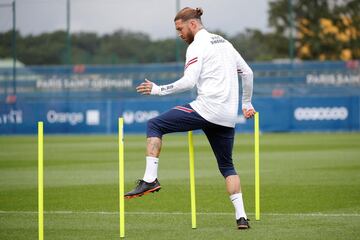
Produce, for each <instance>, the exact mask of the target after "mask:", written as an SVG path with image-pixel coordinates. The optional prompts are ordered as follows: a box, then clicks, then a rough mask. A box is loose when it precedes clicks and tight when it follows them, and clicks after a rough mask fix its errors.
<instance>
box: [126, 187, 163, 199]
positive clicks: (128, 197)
mask: <svg viewBox="0 0 360 240" xmlns="http://www.w3.org/2000/svg"><path fill="white" fill-rule="evenodd" d="M160 189H161V186H158V187H156V188H153V189H150V190H147V191H146V192H143V193H139V194H135V195H131V196H125V198H126V199H131V198H137V197H141V196H142V195H146V194H148V193H154V192H158V191H160Z"/></svg>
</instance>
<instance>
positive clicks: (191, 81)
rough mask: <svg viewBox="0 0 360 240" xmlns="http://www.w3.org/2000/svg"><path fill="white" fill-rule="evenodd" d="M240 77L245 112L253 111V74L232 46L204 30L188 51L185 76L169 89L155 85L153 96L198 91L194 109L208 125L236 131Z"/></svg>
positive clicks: (196, 36) (198, 34)
mask: <svg viewBox="0 0 360 240" xmlns="http://www.w3.org/2000/svg"><path fill="white" fill-rule="evenodd" d="M238 74H240V76H241V78H242V89H243V92H242V108H243V109H246V110H248V109H251V108H253V107H252V105H251V97H252V92H253V72H252V70H251V69H250V67H249V66H248V65H247V63H246V62H245V60H244V59H243V58H242V57H241V56H240V54H239V53H238V52H237V51H236V50H235V48H234V47H233V46H232V44H231V43H229V42H228V41H227V40H225V39H224V38H222V37H221V36H219V35H215V34H211V33H209V32H208V31H206V30H205V29H202V30H200V31H198V32H197V33H196V35H195V37H194V41H193V42H192V43H191V44H190V45H189V47H188V49H187V51H186V64H185V70H184V76H183V77H182V78H181V79H179V80H177V81H176V82H174V83H172V84H168V85H162V86H157V85H156V84H153V87H152V90H151V94H152V95H161V96H162V95H168V94H172V93H176V92H182V91H185V90H189V89H191V88H193V87H194V86H195V85H196V87H197V94H198V95H197V97H196V99H195V100H194V101H193V102H191V103H190V105H191V107H192V108H193V109H194V110H195V111H196V112H197V113H198V114H200V116H202V117H203V118H205V119H206V120H207V121H209V122H211V123H214V124H218V125H221V126H226V127H235V122H236V118H237V114H238V105H239V84H238V81H239V80H238Z"/></svg>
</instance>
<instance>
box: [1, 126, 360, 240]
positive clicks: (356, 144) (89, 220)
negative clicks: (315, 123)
mask: <svg viewBox="0 0 360 240" xmlns="http://www.w3.org/2000/svg"><path fill="white" fill-rule="evenodd" d="M45 132H46V127H45ZM145 143H146V139H145V137H144V136H143V135H126V136H125V190H126V191H127V190H130V189H131V188H132V187H133V186H134V184H135V180H136V179H138V178H141V177H142V176H143V173H144V168H145V159H144V155H145ZM117 144H118V141H117V136H115V135H108V136H101V135H69V136H63V135H45V140H44V164H45V176H44V185H45V189H44V204H45V205H44V209H45V217H44V219H45V239H51V240H57V239H66V240H69V239H74V240H75V239H76V240H79V239H80V240H81V239H86V240H89V239H106V240H108V239H119V215H118V208H119V206H118V145H117ZM260 144H261V145H260V170H261V175H260V176H261V220H260V221H255V217H254V154H253V148H254V145H253V135H251V134H239V135H237V137H236V141H235V146H234V154H233V155H234V162H235V166H236V168H237V170H238V172H239V174H240V177H241V181H242V187H243V194H244V201H245V208H246V210H247V213H248V215H249V218H250V219H251V221H250V223H251V229H250V230H246V231H238V230H236V229H235V219H234V213H233V206H232V204H231V202H230V201H229V198H228V196H227V194H226V191H225V184H224V180H223V178H222V176H221V175H220V173H219V172H218V170H217V166H216V161H215V158H214V156H213V153H212V151H211V149H210V147H209V145H208V143H207V140H206V139H205V137H204V135H203V134H196V135H194V146H195V175H196V197H197V199H196V200H197V212H198V214H197V227H198V228H197V229H195V230H193V229H191V215H190V190H189V165H188V164H189V160H188V148H187V135H185V134H175V135H167V136H165V137H164V143H163V149H162V155H161V158H160V162H159V179H160V182H161V184H162V190H161V191H160V192H158V193H155V194H149V195H146V196H143V197H141V198H137V199H131V200H126V201H125V209H126V214H125V219H126V226H125V231H126V232H125V235H126V239H267V240H268V239H359V236H360V134H359V133H302V134H295V133H293V134H270V133H265V134H263V135H261V136H260ZM37 234H38V233H37V137H36V136H1V137H0V239H1V240H6V239H11V240H17V239H26V240H29V239H37V237H38V235H37Z"/></svg>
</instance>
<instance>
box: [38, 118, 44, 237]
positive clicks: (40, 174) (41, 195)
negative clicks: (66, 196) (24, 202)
mask: <svg viewBox="0 0 360 240" xmlns="http://www.w3.org/2000/svg"><path fill="white" fill-rule="evenodd" d="M43 141H44V128H43V122H38V221H39V222H38V229H39V240H43V239H44V155H43V153H44V145H43Z"/></svg>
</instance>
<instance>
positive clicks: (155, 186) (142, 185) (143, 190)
mask: <svg viewBox="0 0 360 240" xmlns="http://www.w3.org/2000/svg"><path fill="white" fill-rule="evenodd" d="M160 188H161V186H160V183H159V181H158V180H157V179H155V181H153V182H151V183H148V182H145V181H144V180H141V179H139V180H138V182H137V186H136V187H135V189H134V190H132V191H130V192H128V193H125V198H127V199H130V198H136V197H141V196H142V195H145V194H148V193H151V192H158V191H159V190H160Z"/></svg>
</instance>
